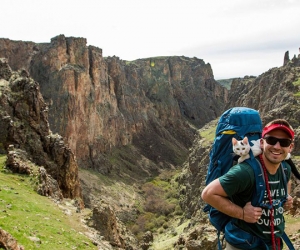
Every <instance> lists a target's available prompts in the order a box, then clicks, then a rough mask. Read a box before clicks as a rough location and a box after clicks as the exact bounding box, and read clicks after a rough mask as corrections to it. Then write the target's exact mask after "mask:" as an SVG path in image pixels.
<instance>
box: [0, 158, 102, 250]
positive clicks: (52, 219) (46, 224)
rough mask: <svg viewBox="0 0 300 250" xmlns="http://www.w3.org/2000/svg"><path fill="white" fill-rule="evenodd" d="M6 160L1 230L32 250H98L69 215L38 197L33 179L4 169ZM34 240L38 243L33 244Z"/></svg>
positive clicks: (1, 175)
mask: <svg viewBox="0 0 300 250" xmlns="http://www.w3.org/2000/svg"><path fill="white" fill-rule="evenodd" d="M5 160H6V156H3V155H1V156H0V228H2V229H3V230H5V231H7V232H8V233H10V234H11V235H12V236H13V237H14V238H15V239H16V240H17V241H18V244H20V245H22V246H24V247H25V249H26V250H30V249H41V250H42V249H45V250H49V249H56V250H60V249H61V250H66V249H97V248H96V246H94V245H93V244H92V242H91V240H90V239H88V238H87V237H86V236H85V235H84V234H83V233H82V232H81V230H82V229H83V227H82V228H81V227H80V223H79V222H78V220H77V219H79V218H77V219H76V217H74V216H70V215H67V214H66V213H64V211H63V210H62V209H61V208H60V207H59V205H58V204H56V203H54V201H53V200H51V199H50V198H47V197H45V196H40V195H38V194H37V193H36V192H35V191H34V190H33V187H32V185H31V182H32V181H31V177H30V176H25V175H19V174H12V173H10V172H9V171H7V170H6V169H4V165H5ZM31 237H36V238H38V239H39V240H37V241H33V240H32V239H31Z"/></svg>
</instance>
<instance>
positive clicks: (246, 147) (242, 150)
mask: <svg viewBox="0 0 300 250" xmlns="http://www.w3.org/2000/svg"><path fill="white" fill-rule="evenodd" d="M251 142H252V143H253V146H250V143H249V141H248V138H247V137H245V138H244V139H243V140H239V141H238V140H237V139H235V138H232V150H233V152H234V153H235V154H236V155H239V156H240V157H239V159H238V163H241V162H243V161H244V160H246V159H249V158H250V155H249V152H250V149H251V150H252V153H253V155H254V157H255V156H257V155H260V154H261V153H262V150H261V148H260V139H258V140H256V141H255V140H252V141H251Z"/></svg>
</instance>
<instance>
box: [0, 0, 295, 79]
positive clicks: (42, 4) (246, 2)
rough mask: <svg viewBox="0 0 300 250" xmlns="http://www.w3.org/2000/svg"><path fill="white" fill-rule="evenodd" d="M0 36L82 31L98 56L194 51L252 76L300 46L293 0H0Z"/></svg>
mask: <svg viewBox="0 0 300 250" xmlns="http://www.w3.org/2000/svg"><path fill="white" fill-rule="evenodd" d="M0 9H1V28H0V38H8V39H11V40H22V41H32V42H35V43H50V41H51V38H53V37H55V36H58V35H61V34H63V35H65V36H66V37H84V38H86V39H87V45H93V46H96V47H99V48H101V49H102V52H103V56H104V57H107V56H117V57H119V58H120V59H122V60H129V61H131V60H135V59H139V58H148V57H155V56H186V57H191V58H192V57H197V58H199V59H202V60H204V62H205V63H210V65H211V67H212V70H213V73H214V78H215V79H216V80H219V79H228V78H233V77H244V76H246V75H254V76H258V75H260V74H262V73H264V72H266V71H268V70H269V69H270V68H273V67H280V66H282V65H283V58H284V54H285V52H286V51H289V56H290V59H291V58H292V57H293V56H294V55H296V56H298V54H299V53H300V52H299V48H300V0H51V1H49V0H0Z"/></svg>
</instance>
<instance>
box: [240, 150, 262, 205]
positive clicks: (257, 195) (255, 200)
mask: <svg viewBox="0 0 300 250" xmlns="http://www.w3.org/2000/svg"><path fill="white" fill-rule="evenodd" d="M249 154H250V158H249V159H247V160H245V162H247V163H248V164H249V165H250V166H251V167H252V169H253V172H254V178H255V189H254V192H253V195H252V200H251V204H252V205H253V206H260V205H261V204H262V201H263V198H264V193H265V189H266V182H265V177H264V174H263V169H262V166H261V164H260V162H259V160H258V159H256V158H255V157H254V155H253V153H252V151H251V150H250V152H249Z"/></svg>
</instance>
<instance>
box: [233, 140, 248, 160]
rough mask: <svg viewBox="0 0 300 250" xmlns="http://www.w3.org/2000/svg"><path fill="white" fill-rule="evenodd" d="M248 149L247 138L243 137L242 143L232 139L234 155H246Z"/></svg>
mask: <svg viewBox="0 0 300 250" xmlns="http://www.w3.org/2000/svg"><path fill="white" fill-rule="evenodd" d="M250 148H251V147H250V144H249V142H248V138H247V137H245V138H244V139H243V140H242V141H238V140H236V139H235V138H232V149H233V152H234V153H235V154H236V155H240V156H242V155H247V154H248V153H249V151H250Z"/></svg>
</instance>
